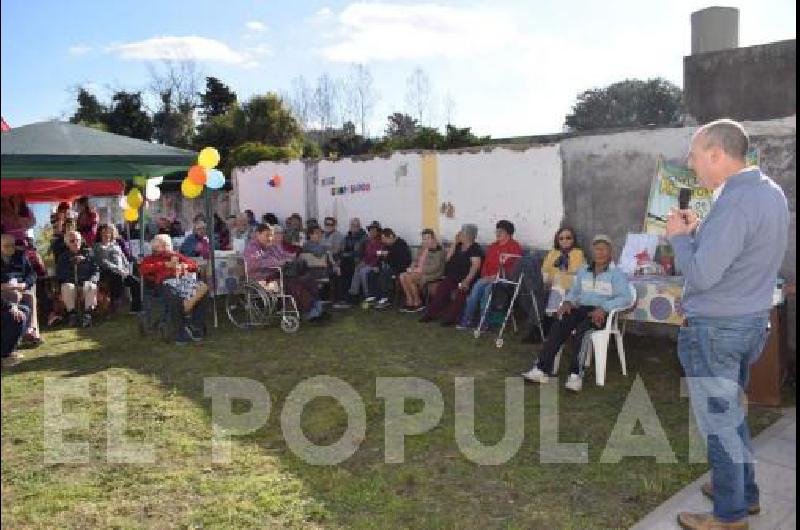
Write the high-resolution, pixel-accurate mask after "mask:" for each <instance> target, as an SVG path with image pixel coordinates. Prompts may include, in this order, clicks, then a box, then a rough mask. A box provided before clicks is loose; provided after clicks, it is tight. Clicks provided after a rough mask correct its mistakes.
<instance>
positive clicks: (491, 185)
mask: <svg viewBox="0 0 800 530" xmlns="http://www.w3.org/2000/svg"><path fill="white" fill-rule="evenodd" d="M439 202H440V204H441V203H443V202H444V203H447V202H449V203H452V204H453V206H454V210H455V217H454V218H453V219H448V218H447V217H446V216H445V215H443V214H442V215H440V221H439V222H440V228H441V231H442V237H443V238H445V239H447V240H452V238H453V236H454V235H455V233H456V232H457V231H458V229H459V228H460V227H461V225H462V224H464V223H474V224H476V225H478V240H479V241H480V242H483V243H488V242H491V241H493V240H494V233H495V224H496V223H497V221H499V220H501V219H508V220H509V221H511V222H512V223H514V227H515V229H516V233H515V234H514V237H515V238H516V239H517V240H519V241H520V242H521V243H522V244H523V245H533V246H535V247H539V248H548V247H549V246H550V245H551V244H552V241H553V233H554V232H555V230H556V229H557V228H558V226H559V224H560V223H561V219H562V217H563V216H564V205H563V199H562V196H561V155H560V152H559V147H558V145H545V146H537V147H531V148H528V149H526V150H524V151H519V150H512V149H506V148H499V147H498V148H494V149H492V150H491V151H483V152H479V153H475V154H472V153H460V154H459V153H441V154H439Z"/></svg>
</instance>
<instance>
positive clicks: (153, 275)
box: [139, 234, 208, 344]
mask: <svg viewBox="0 0 800 530" xmlns="http://www.w3.org/2000/svg"><path fill="white" fill-rule="evenodd" d="M150 245H151V248H152V250H153V252H152V254H150V255H149V256H147V257H146V258H144V259H143V260H142V263H141V264H140V265H139V270H140V271H141V273H142V277H143V278H144V280H145V281H146V282H148V283H150V284H151V285H163V286H164V287H166V288H167V289H169V290H170V292H171V293H172V294H173V295H174V296H176V297H177V298H179V299H180V300H181V301H182V302H183V313H184V314H183V317H184V325H183V326H182V327H181V328H180V329H179V332H178V338H177V343H178V344H185V343H186V342H188V341H189V340H199V336H200V332H199V330H198V329H197V328H198V327H200V325H201V324H202V322H203V314H202V311H200V306H199V304H200V302H201V301H202V300H203V297H205V295H206V294H207V293H208V286H207V285H206V284H205V283H204V282H202V281H200V280H198V279H197V275H196V273H197V263H195V262H194V261H193V260H191V259H189V258H187V257H186V256H183V255H182V254H180V253H178V252H175V251H173V250H172V240H171V239H170V237H169V236H168V235H167V234H158V235H156V236H155V237H153V240H152V241H151V242H150Z"/></svg>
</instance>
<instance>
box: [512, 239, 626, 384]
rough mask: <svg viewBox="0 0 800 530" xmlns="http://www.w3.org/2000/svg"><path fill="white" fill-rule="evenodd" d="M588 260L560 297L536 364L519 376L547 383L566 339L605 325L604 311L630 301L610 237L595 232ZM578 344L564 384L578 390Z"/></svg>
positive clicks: (580, 369) (580, 359)
mask: <svg viewBox="0 0 800 530" xmlns="http://www.w3.org/2000/svg"><path fill="white" fill-rule="evenodd" d="M592 258H593V259H592V262H591V263H589V264H588V265H584V266H583V267H581V268H580V269H579V270H578V274H577V276H576V277H575V283H574V284H573V285H572V288H571V289H570V290H569V291H568V292H567V294H566V296H565V297H564V302H563V303H562V304H561V306H560V307H559V308H558V312H557V313H556V316H557V320H556V321H555V322H554V323H553V325H552V327H551V328H550V333H549V335H548V337H547V339H546V340H545V341H544V344H543V345H542V352H541V354H540V356H539V360H538V361H537V363H536V365H534V367H533V368H531V369H530V371H528V372H525V373H524V374H522V376H523V377H524V378H525V379H527V380H528V381H532V382H534V383H547V382H549V381H550V374H551V373H553V362H554V360H555V358H556V355H557V354H558V351H559V350H560V349H561V346H562V345H563V344H564V342H566V340H567V339H569V337H570V336H571V335H572V334H573V332H574V333H575V336H576V339H577V341H578V344H580V343H581V339H582V338H583V335H584V334H585V333H586V332H587V331H590V330H593V329H601V328H602V327H603V326H604V325H605V321H606V317H607V316H608V313H609V312H610V311H612V310H613V309H621V308H623V307H627V306H629V305H630V303H631V293H630V284H629V283H628V279H627V277H626V276H625V273H624V272H623V271H622V269H619V268H617V266H616V265H615V264H614V263H613V261H612V260H611V239H609V237H608V236H605V235H598V236H595V238H594V239H593V240H592ZM581 350H582V348H577V349H576V351H575V352H574V353H573V355H572V363H571V368H570V375H569V379H568V380H567V384H566V387H567V388H568V389H570V390H573V391H575V392H578V391H580V390H581V388H582V387H583V379H582V373H583V364H584V358H583V356H582V355H581Z"/></svg>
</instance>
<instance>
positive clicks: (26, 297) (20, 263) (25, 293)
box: [0, 234, 42, 344]
mask: <svg viewBox="0 0 800 530" xmlns="http://www.w3.org/2000/svg"><path fill="white" fill-rule="evenodd" d="M0 250H1V251H2V269H0V276H1V277H2V279H0V284H1V285H0V288H2V299H3V301H4V302H8V303H9V304H18V305H23V306H25V307H26V308H27V309H28V312H27V320H26V328H25V330H23V333H24V335H25V338H26V339H27V340H29V341H30V342H32V343H35V344H39V343H41V342H42V338H41V336H40V335H39V323H38V320H37V318H36V301H37V299H36V271H35V269H34V267H33V265H32V264H31V262H30V260H29V259H28V257H27V256H26V255H25V252H24V251H22V250H17V248H16V246H15V241H14V236H13V235H11V234H3V235H2V243H1V244H0ZM9 307H10V306H9ZM14 314H18V313H14ZM4 333H5V332H4Z"/></svg>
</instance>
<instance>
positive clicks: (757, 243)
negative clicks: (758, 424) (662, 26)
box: [667, 120, 789, 529]
mask: <svg viewBox="0 0 800 530" xmlns="http://www.w3.org/2000/svg"><path fill="white" fill-rule="evenodd" d="M748 147H749V139H748V136H747V133H746V132H745V130H744V128H743V127H742V126H741V125H740V124H739V123H737V122H734V121H731V120H718V121H714V122H712V123H709V124H707V125H704V126H703V127H701V128H700V129H699V130H698V131H697V132H696V133H695V135H694V136H693V137H692V141H691V146H690V148H689V155H688V163H689V167H690V168H692V169H693V170H694V172H695V173H696V174H697V178H698V180H699V183H700V184H701V185H702V186H703V187H705V188H708V189H709V190H712V191H713V205H712V207H711V210H710V211H709V213H708V215H707V216H706V218H705V219H704V220H703V221H702V223H701V222H700V221H699V220H698V218H697V215H695V214H694V213H693V212H692V211H691V210H689V209H676V210H673V211H672V212H670V214H669V217H668V219H667V237H668V238H669V239H670V242H671V243H672V247H673V248H674V251H675V264H676V268H677V269H678V270H679V271H680V273H681V274H683V277H684V278H685V285H684V289H683V302H682V303H683V308H684V313H685V316H686V325H685V326H684V327H682V328H681V330H680V334H679V336H678V356H679V357H680V361H681V364H682V365H683V369H684V371H685V373H686V377H687V380H688V386H689V395H690V400H691V404H692V409H693V411H694V414H695V418H696V419H697V424H698V427H699V428H700V432H701V433H702V434H703V436H704V437H705V438H706V442H707V444H708V461H709V466H710V468H711V484H706V485H704V486H703V488H702V491H703V493H704V494H705V495H707V496H709V497H711V498H712V499H713V501H714V510H713V513H710V514H692V513H681V514H679V515H678V522H679V523H680V525H681V526H682V527H683V528H693V529H712V528H713V529H744V528H748V519H747V517H748V515H754V514H756V513H758V512H759V511H760V505H759V491H758V486H757V485H756V482H755V473H754V467H753V455H752V447H751V442H750V432H749V428H748V426H747V420H746V418H745V414H744V407H743V404H742V399H743V395H742V394H743V392H744V388H745V386H746V385H747V380H748V376H749V369H750V365H751V364H752V363H753V362H755V361H756V360H757V359H758V356H759V355H760V354H761V350H762V349H763V347H764V343H765V342H766V338H767V333H768V326H769V310H770V307H771V305H772V293H773V290H774V289H775V280H776V277H777V274H778V270H779V269H780V266H781V263H782V261H783V256H784V253H785V251H786V246H787V244H788V227H789V209H788V206H787V202H786V197H785V195H784V194H783V191H782V190H781V189H780V187H778V185H777V184H775V182H774V181H772V179H770V178H769V177H767V176H766V175H764V174H763V173H762V172H761V170H760V169H759V168H758V167H747V163H746V161H745V159H746V155H747V150H748Z"/></svg>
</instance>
